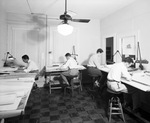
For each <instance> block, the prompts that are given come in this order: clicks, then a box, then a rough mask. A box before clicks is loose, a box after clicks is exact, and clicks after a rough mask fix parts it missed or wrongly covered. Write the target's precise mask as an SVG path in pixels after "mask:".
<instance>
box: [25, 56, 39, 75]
mask: <svg viewBox="0 0 150 123" xmlns="http://www.w3.org/2000/svg"><path fill="white" fill-rule="evenodd" d="M22 60H23V62H25V63H26V64H27V66H26V67H24V68H23V71H24V72H26V73H37V72H38V71H39V68H38V66H37V65H36V64H35V62H33V61H32V60H30V59H29V56H28V55H23V56H22Z"/></svg>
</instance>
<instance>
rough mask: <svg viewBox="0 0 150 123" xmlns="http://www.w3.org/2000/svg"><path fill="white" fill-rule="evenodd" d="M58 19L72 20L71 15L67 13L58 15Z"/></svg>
mask: <svg viewBox="0 0 150 123" xmlns="http://www.w3.org/2000/svg"><path fill="white" fill-rule="evenodd" d="M60 19H61V20H64V21H67V20H72V18H71V16H70V15H68V14H63V15H60Z"/></svg>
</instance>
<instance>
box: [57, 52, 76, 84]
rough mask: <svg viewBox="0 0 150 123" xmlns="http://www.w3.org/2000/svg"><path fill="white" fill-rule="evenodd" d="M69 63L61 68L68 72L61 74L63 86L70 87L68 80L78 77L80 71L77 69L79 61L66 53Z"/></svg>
mask: <svg viewBox="0 0 150 123" xmlns="http://www.w3.org/2000/svg"><path fill="white" fill-rule="evenodd" d="M65 57H66V59H67V61H66V62H65V63H64V64H63V65H62V66H61V67H60V69H62V70H66V71H64V72H62V73H61V77H62V79H63V84H66V85H69V82H68V79H67V78H69V77H71V76H77V75H78V73H79V71H78V69H77V67H78V66H77V65H78V64H77V61H76V60H75V59H74V58H72V57H71V54H70V53H66V55H65Z"/></svg>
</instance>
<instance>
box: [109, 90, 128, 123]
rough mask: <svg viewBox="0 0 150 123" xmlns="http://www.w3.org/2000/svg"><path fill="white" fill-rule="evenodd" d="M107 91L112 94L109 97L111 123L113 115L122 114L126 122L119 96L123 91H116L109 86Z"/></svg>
mask: <svg viewBox="0 0 150 123" xmlns="http://www.w3.org/2000/svg"><path fill="white" fill-rule="evenodd" d="M107 92H108V93H110V94H111V98H110V99H109V123H111V118H112V115H121V116H122V119H123V122H125V123H126V121H125V118H124V114H123V109H122V105H121V102H120V99H119V97H118V95H120V94H121V93H122V92H116V91H113V90H111V89H109V88H107Z"/></svg>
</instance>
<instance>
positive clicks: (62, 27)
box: [57, 22, 73, 36]
mask: <svg viewBox="0 0 150 123" xmlns="http://www.w3.org/2000/svg"><path fill="white" fill-rule="evenodd" d="M57 31H58V32H59V33H60V34H61V35H64V36H67V35H70V34H71V33H72V32H73V26H71V25H69V24H68V23H67V22H62V23H61V24H59V25H58V26H57Z"/></svg>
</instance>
